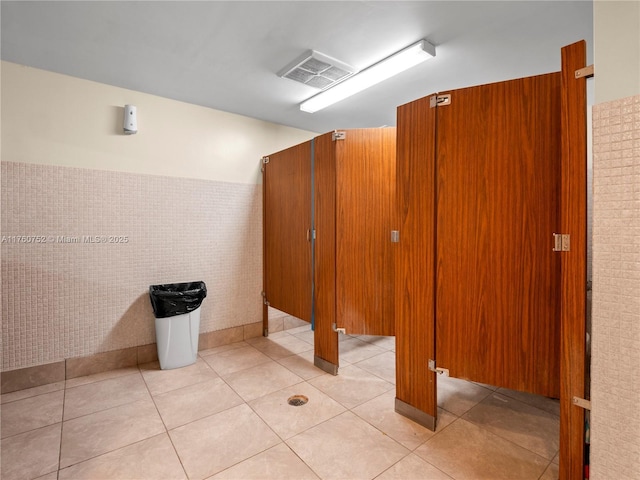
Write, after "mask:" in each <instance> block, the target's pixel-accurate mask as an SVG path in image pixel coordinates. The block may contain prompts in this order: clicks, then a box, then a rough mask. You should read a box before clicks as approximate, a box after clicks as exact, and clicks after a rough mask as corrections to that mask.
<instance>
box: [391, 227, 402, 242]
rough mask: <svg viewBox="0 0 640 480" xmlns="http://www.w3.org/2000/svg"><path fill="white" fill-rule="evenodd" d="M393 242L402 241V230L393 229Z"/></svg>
mask: <svg viewBox="0 0 640 480" xmlns="http://www.w3.org/2000/svg"><path fill="white" fill-rule="evenodd" d="M391 243H400V231H399V230H391Z"/></svg>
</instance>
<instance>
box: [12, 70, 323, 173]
mask: <svg viewBox="0 0 640 480" xmlns="http://www.w3.org/2000/svg"><path fill="white" fill-rule="evenodd" d="M125 104H133V105H136V107H137V110H138V133H137V134H135V135H124V133H123V130H122V121H123V115H124V105H125ZM2 127H3V128H2V160H5V161H11V162H20V163H39V164H48V165H58V166H69V167H83V168H92V169H100V170H112V171H119V172H130V173H150V174H156V175H167V176H172V177H185V178H198V179H206V180H217V181H225V182H234V183H245V184H246V183H261V175H260V158H261V157H262V156H263V155H268V154H270V153H273V152H276V151H278V150H282V149H284V148H287V147H289V146H291V145H295V144H297V143H300V142H303V141H306V140H309V139H310V138H312V137H313V136H314V135H315V134H314V133H311V132H307V131H303V130H298V129H294V128H290V127H284V126H281V125H276V124H273V123H269V122H264V121H260V120H255V119H252V118H248V117H243V116H240V115H234V114H230V113H226V112H221V111H217V110H212V109H210V108H204V107H200V106H196V105H191V104H188V103H183V102H178V101H175V100H169V99H166V98H162V97H157V96H154V95H148V94H145V93H141V92H135V91H132V90H126V89H123V88H117V87H112V86H109V85H104V84H100V83H96V82H90V81H87V80H82V79H79V78H74V77H69V76H66V75H60V74H57V73H52V72H47V71H44V70H39V69H35V68H30V67H25V66H22V65H17V64H15V63H9V62H2Z"/></svg>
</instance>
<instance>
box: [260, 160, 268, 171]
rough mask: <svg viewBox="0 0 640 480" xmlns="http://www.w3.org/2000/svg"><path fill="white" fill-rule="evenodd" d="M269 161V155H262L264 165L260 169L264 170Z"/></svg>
mask: <svg viewBox="0 0 640 480" xmlns="http://www.w3.org/2000/svg"><path fill="white" fill-rule="evenodd" d="M267 163H269V157H262V167H260V171H261V172H264V166H265V165H266V164H267Z"/></svg>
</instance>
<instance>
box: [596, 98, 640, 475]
mask: <svg viewBox="0 0 640 480" xmlns="http://www.w3.org/2000/svg"><path fill="white" fill-rule="evenodd" d="M593 153H594V171H593V182H594V207H593V212H594V221H593V222H594V223H593V320H592V321H593V338H592V365H591V366H592V376H591V381H592V391H591V399H592V412H591V478H593V479H595V480H598V479H603V480H604V479H611V478H615V479H619V480H622V479H637V478H638V475H639V472H640V406H639V403H640V96H637V97H631V98H626V99H622V100H616V101H613V102H609V103H604V104H601V105H597V106H595V107H594V109H593Z"/></svg>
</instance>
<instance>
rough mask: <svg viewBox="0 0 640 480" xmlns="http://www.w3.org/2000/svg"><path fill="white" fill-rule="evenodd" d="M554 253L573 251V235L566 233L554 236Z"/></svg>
mask: <svg viewBox="0 0 640 480" xmlns="http://www.w3.org/2000/svg"><path fill="white" fill-rule="evenodd" d="M553 251H554V252H569V251H571V235H569V234H566V233H554V234H553Z"/></svg>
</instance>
